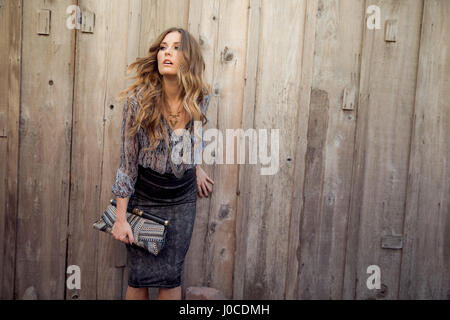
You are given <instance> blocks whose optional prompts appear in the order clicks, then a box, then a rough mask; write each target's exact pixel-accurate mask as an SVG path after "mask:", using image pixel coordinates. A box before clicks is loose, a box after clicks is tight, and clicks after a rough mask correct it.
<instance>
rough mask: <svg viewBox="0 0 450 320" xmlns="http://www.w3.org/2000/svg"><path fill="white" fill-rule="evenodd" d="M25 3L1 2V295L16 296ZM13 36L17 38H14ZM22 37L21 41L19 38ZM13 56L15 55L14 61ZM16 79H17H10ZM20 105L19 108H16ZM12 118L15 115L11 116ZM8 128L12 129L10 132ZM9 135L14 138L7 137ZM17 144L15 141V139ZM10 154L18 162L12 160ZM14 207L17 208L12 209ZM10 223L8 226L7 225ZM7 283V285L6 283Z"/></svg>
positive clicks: (10, 297) (3, 296) (7, 297)
mask: <svg viewBox="0 0 450 320" xmlns="http://www.w3.org/2000/svg"><path fill="white" fill-rule="evenodd" d="M18 16H19V17H20V18H18V19H17V20H16V21H14V20H13V21H14V22H15V23H11V20H10V19H11V18H17V17H18ZM21 18H22V15H21V4H20V2H19V4H18V6H17V5H15V4H13V3H11V2H6V3H2V5H1V6H0V33H1V34H2V37H0V299H12V298H13V290H14V262H15V261H14V252H15V251H14V250H15V246H14V245H11V243H15V220H16V214H17V209H16V206H15V204H16V202H17V198H16V195H17V192H14V193H13V194H10V193H9V190H8V183H9V182H10V184H11V185H12V186H14V188H15V189H16V188H17V157H18V153H17V151H18V150H17V147H18V144H17V139H18V132H19V126H18V122H19V121H18V120H19V114H18V110H19V108H18V102H19V99H20V97H19V91H18V90H17V89H18V88H20V87H19V85H20V83H19V81H20V72H19V69H18V66H19V64H18V62H20V60H19V61H18V60H17V59H20V56H18V55H17V54H18V53H19V52H20V45H21V41H20V34H19V32H20V27H21ZM13 40H15V41H14V42H13ZM17 40H19V41H17ZM10 58H11V59H12V60H11V61H10ZM10 81H13V83H10ZM10 88H14V89H15V90H14V94H15V95H16V96H14V97H10V96H9V92H10ZM9 99H11V100H10V102H11V110H10V114H11V115H15V116H16V119H15V121H14V122H11V123H10V126H11V127H9V126H8V122H9V121H8V105H9V104H8V102H9ZM16 108H17V109H16ZM11 120H12V119H11ZM8 130H9V131H11V132H10V133H8ZM8 135H10V138H9V139H7V137H8ZM12 142H13V143H14V144H11V143H12ZM8 143H9V147H12V149H9V150H11V152H10V153H8ZM9 157H11V158H12V159H13V160H16V162H11V161H9ZM11 164H13V165H14V167H13V168H11V169H12V172H11V174H14V175H13V176H11V175H9V174H8V172H9V171H8V166H10V165H11ZM10 196H13V198H11V199H10V200H11V201H13V203H11V204H10V205H8V200H9V197H10ZM7 207H9V208H11V211H10V212H9V214H7ZM12 210H13V211H12ZM7 226H8V227H7ZM3 283H4V284H5V285H3Z"/></svg>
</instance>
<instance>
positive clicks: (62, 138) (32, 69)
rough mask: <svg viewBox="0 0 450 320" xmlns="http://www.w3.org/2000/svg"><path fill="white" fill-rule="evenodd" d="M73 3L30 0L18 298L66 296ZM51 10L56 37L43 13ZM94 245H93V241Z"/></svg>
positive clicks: (22, 114)
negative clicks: (41, 28)
mask: <svg viewBox="0 0 450 320" xmlns="http://www.w3.org/2000/svg"><path fill="white" fill-rule="evenodd" d="M71 3H72V2H71V1H57V2H55V1H53V2H48V1H42V0H38V1H24V2H23V20H24V21H27V23H24V24H23V43H22V65H21V67H22V69H21V73H22V75H21V79H22V81H21V106H20V137H19V141H20V144H19V153H20V158H19V169H20V170H19V172H18V181H19V182H18V183H19V188H18V189H19V191H18V219H17V229H16V232H17V235H16V236H17V239H16V243H15V244H16V248H17V252H16V267H15V272H16V277H15V284H14V287H15V298H16V299H21V298H22V297H23V295H24V293H25V291H26V290H27V289H31V288H34V289H35V290H36V292H37V297H38V299H63V298H64V288H65V278H66V249H67V248H66V246H67V234H68V230H67V226H68V223H67V222H68V221H67V217H68V212H69V210H68V209H69V181H70V152H71V129H72V101H73V98H72V88H73V60H72V59H73V54H74V33H73V32H72V31H71V30H68V29H67V28H66V20H65V19H58V18H57V17H65V16H66V8H67V6H69V5H70V4H71ZM40 9H48V10H50V11H51V12H52V17H53V19H51V26H50V35H38V34H37V32H36V25H37V12H38V10H40ZM86 244H87V243H86Z"/></svg>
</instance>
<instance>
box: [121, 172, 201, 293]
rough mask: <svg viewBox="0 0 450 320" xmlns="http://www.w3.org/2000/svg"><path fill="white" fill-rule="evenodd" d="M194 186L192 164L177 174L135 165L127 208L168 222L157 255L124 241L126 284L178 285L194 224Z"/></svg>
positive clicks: (143, 285)
mask: <svg viewBox="0 0 450 320" xmlns="http://www.w3.org/2000/svg"><path fill="white" fill-rule="evenodd" d="M197 188H198V187H197V179H196V169H195V168H191V169H188V170H186V171H185V173H184V175H183V176H182V177H181V178H177V177H176V176H175V175H174V174H173V173H165V174H160V173H158V172H156V171H154V170H152V169H150V168H144V167H142V166H141V165H139V168H138V177H137V181H136V184H135V191H134V193H133V195H132V196H131V197H130V199H129V201H128V210H130V211H131V210H132V209H133V208H139V209H142V210H143V211H144V212H148V213H151V214H155V215H157V216H160V217H162V218H164V219H169V220H170V223H169V225H168V226H167V234H166V243H165V246H164V248H163V249H162V250H161V252H160V253H159V254H158V255H157V256H154V255H152V254H151V253H149V252H147V251H145V250H144V249H142V248H139V247H137V246H136V245H134V244H133V245H129V244H125V246H126V248H127V268H128V285H129V286H131V287H135V288H143V287H157V288H175V287H178V286H179V285H181V272H182V270H183V264H184V258H185V256H186V253H187V251H188V249H189V245H190V242H191V236H192V231H193V228H194V221H195V212H196V205H197Z"/></svg>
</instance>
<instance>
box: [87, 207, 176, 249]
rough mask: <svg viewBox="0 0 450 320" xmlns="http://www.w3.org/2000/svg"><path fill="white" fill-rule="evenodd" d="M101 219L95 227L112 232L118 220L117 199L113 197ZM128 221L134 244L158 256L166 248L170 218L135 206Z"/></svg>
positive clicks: (128, 213) (128, 215)
mask: <svg viewBox="0 0 450 320" xmlns="http://www.w3.org/2000/svg"><path fill="white" fill-rule="evenodd" d="M110 202H111V204H110V205H108V207H107V208H106V210H105V212H103V214H102V215H101V217H100V219H98V220H97V221H95V222H94V224H93V227H94V228H95V229H97V230H100V231H103V232H106V233H109V234H111V229H112V227H113V225H114V222H115V221H116V209H117V208H116V205H117V203H116V200H114V199H111V200H110ZM126 215H127V221H128V223H129V224H130V227H131V231H132V232H133V237H134V242H133V244H135V245H137V246H138V247H141V248H143V249H145V250H147V251H148V252H150V253H151V254H153V255H155V256H157V255H158V254H159V253H160V252H161V250H162V249H163V248H164V244H165V241H166V232H167V228H166V227H167V225H168V224H169V220H164V219H163V218H160V217H158V216H155V215H152V214H149V213H145V212H144V211H143V210H141V209H137V208H134V209H133V210H132V212H128V211H127V213H126Z"/></svg>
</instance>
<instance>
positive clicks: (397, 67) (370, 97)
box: [344, 0, 422, 299]
mask: <svg viewBox="0 0 450 320" xmlns="http://www.w3.org/2000/svg"><path fill="white" fill-rule="evenodd" d="M369 5H377V6H379V7H380V10H381V12H382V13H383V14H382V15H381V26H384V25H385V23H384V21H385V20H386V19H388V20H389V19H396V20H398V21H399V22H398V39H397V42H385V41H384V31H383V29H380V30H377V29H374V30H370V29H368V28H365V29H364V34H363V37H364V38H363V49H362V57H361V77H360V78H361V81H360V99H359V107H358V114H357V130H356V143H355V148H356V149H355V160H354V161H355V163H354V165H353V168H354V171H353V177H352V179H353V186H352V187H353V188H352V198H351V208H350V217H349V218H350V220H349V225H348V230H349V231H348V236H347V250H346V253H347V256H346V265H345V279H344V287H345V289H344V298H348V299H354V298H356V299H396V298H397V296H398V284H399V278H400V274H399V271H400V259H401V251H399V250H392V249H383V248H381V239H382V237H383V236H386V235H401V234H402V229H403V219H404V204H405V200H406V177H407V174H408V173H407V163H408V157H409V144H410V139H411V124H412V122H411V119H412V115H413V111H414V91H415V84H416V72H417V61H418V50H419V36H418V35H419V33H420V23H421V15H422V1H420V0H417V1H408V5H405V4H404V3H403V4H402V2H399V1H366V3H365V7H366V8H367V7H368V6H369ZM370 265H377V266H379V267H380V269H381V288H380V289H374V290H370V289H368V287H367V285H366V280H367V278H368V277H369V274H368V273H367V268H368V267H369V266H370Z"/></svg>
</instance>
